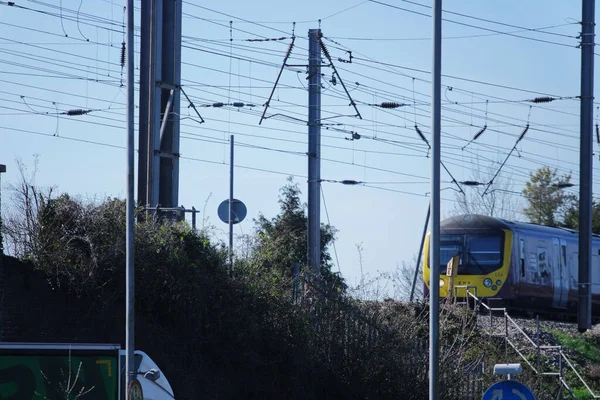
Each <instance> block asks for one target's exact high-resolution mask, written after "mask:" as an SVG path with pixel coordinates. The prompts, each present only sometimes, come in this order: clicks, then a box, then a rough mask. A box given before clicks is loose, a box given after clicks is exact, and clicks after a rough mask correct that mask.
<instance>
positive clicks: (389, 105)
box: [376, 101, 406, 108]
mask: <svg viewBox="0 0 600 400" xmlns="http://www.w3.org/2000/svg"><path fill="white" fill-rule="evenodd" d="M376 105H377V104H376ZM405 105H406V104H400V103H396V102H393V101H385V102H383V103H381V104H379V105H378V106H379V107H381V108H398V107H402V106H405Z"/></svg>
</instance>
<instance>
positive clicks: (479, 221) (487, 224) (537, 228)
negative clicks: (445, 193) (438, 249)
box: [440, 214, 600, 238]
mask: <svg viewBox="0 0 600 400" xmlns="http://www.w3.org/2000/svg"><path fill="white" fill-rule="evenodd" d="M440 229H510V230H526V231H530V232H531V231H533V232H539V233H546V234H550V235H561V234H562V235H564V234H571V235H573V236H578V235H579V231H577V230H575V229H569V228H562V227H553V226H544V225H537V224H532V223H529V222H518V221H510V220H507V219H503V218H497V217H489V216H486V215H477V214H464V215H456V216H454V217H450V218H446V219H445V220H443V221H441V222H440ZM592 236H593V237H596V238H600V235H597V234H592Z"/></svg>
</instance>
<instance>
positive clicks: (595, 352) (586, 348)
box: [550, 329, 600, 363]
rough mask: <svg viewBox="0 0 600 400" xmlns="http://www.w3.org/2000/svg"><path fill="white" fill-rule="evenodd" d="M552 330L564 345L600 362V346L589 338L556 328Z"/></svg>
mask: <svg viewBox="0 0 600 400" xmlns="http://www.w3.org/2000/svg"><path fill="white" fill-rule="evenodd" d="M550 332H551V333H552V334H553V335H554V337H556V339H558V341H559V343H560V344H561V345H562V346H564V347H566V348H567V349H569V350H573V351H576V352H577V353H579V354H580V355H582V356H583V357H585V358H587V359H588V360H590V361H593V362H596V363H600V348H599V347H598V345H597V344H596V343H594V342H593V341H591V340H590V339H589V338H585V337H577V336H571V335H568V334H566V333H564V332H561V331H557V330H554V329H553V330H551V331H550Z"/></svg>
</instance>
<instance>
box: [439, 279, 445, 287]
mask: <svg viewBox="0 0 600 400" xmlns="http://www.w3.org/2000/svg"><path fill="white" fill-rule="evenodd" d="M445 284H446V282H444V280H443V279H440V287H444V285H445Z"/></svg>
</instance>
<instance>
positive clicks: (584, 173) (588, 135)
mask: <svg viewBox="0 0 600 400" xmlns="http://www.w3.org/2000/svg"><path fill="white" fill-rule="evenodd" d="M581 12H582V18H581V21H582V22H581V113H580V115H581V120H580V125H581V137H580V144H579V155H580V156H579V165H580V167H579V169H580V172H579V271H578V280H579V299H578V300H579V301H578V307H577V311H578V312H577V325H578V329H579V332H585V331H586V330H588V329H590V328H591V311H592V298H591V285H590V275H591V274H590V263H591V258H592V146H593V138H592V132H593V124H594V121H593V107H594V0H582V7H581Z"/></svg>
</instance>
